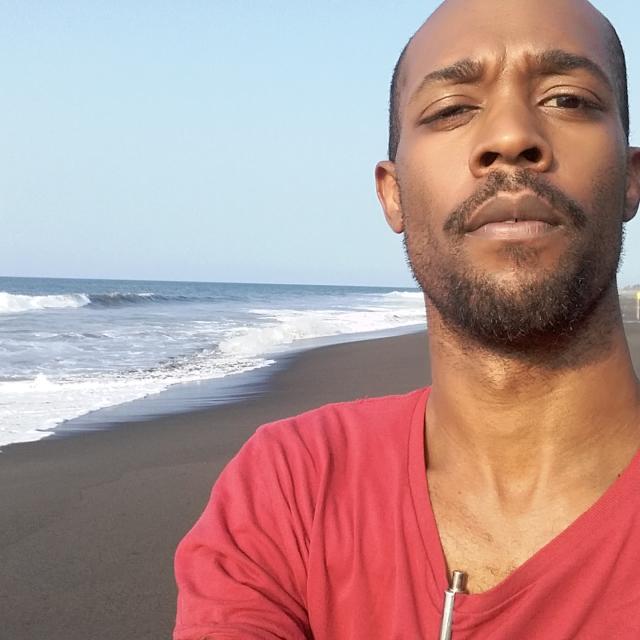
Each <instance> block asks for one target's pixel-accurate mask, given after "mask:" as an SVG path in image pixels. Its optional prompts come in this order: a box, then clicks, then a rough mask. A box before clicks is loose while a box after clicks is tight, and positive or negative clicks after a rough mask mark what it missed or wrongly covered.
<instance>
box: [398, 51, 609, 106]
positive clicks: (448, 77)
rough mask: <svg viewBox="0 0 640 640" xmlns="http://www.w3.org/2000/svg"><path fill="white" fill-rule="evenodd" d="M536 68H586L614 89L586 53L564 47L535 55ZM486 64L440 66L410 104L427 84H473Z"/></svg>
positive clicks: (548, 72)
mask: <svg viewBox="0 0 640 640" xmlns="http://www.w3.org/2000/svg"><path fill="white" fill-rule="evenodd" d="M533 67H534V69H535V72H536V73H538V74H539V75H554V74H564V73H567V72H569V71H575V70H576V69H583V70H585V71H588V72H589V73H591V74H592V75H594V76H596V77H597V78H598V79H599V80H600V81H602V82H604V84H606V85H607V87H608V88H609V89H611V90H613V85H612V83H611V80H610V79H609V76H608V75H607V74H606V73H605V71H604V70H603V68H602V67H601V66H600V65H599V64H598V63H597V62H594V61H593V60H592V59H591V58H588V57H586V56H582V55H578V54H576V53H571V52H569V51H564V50H563V49H549V50H547V51H543V52H541V53H537V54H535V55H534V56H533ZM484 71H485V65H484V64H483V63H482V62H481V61H480V60H474V59H472V58H463V59H461V60H458V61H457V62H454V63H453V64H450V65H448V66H446V67H442V68H441V69H436V70H435V71H431V72H430V73H428V74H427V75H426V76H424V78H422V80H421V81H420V84H419V85H418V86H417V87H416V89H415V90H414V92H413V93H412V94H411V97H410V98H409V103H411V102H413V100H414V99H415V98H416V96H418V95H419V94H420V93H421V92H422V91H424V89H426V88H427V87H429V86H431V85H434V84H439V83H444V82H449V83H455V84H470V83H472V82H477V81H478V80H480V79H481V78H482V76H483V74H484Z"/></svg>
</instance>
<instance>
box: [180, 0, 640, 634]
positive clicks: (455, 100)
mask: <svg viewBox="0 0 640 640" xmlns="http://www.w3.org/2000/svg"><path fill="white" fill-rule="evenodd" d="M627 140H628V113H627V98H626V73H625V68H624V57H623V54H622V49H621V47H620V45H619V41H618V39H617V35H616V34H615V31H614V30H613V28H612V27H611V25H610V24H609V23H608V22H607V21H606V19H605V18H604V17H603V16H602V15H601V14H599V13H598V12H597V11H596V10H595V9H594V8H593V7H592V6H591V5H590V4H588V3H587V2H585V1H583V0H535V1H533V0H447V1H446V2H445V3H444V4H443V5H441V6H440V8H439V9H438V10H437V11H436V12H435V13H434V14H433V15H432V16H431V17H430V18H429V19H428V20H427V22H426V23H425V24H424V25H423V26H422V27H421V28H420V30H419V31H418V32H417V33H416V34H415V35H414V37H413V38H412V39H411V41H410V42H409V44H408V46H407V47H406V49H405V51H404V52H403V54H402V56H401V58H400V60H399V63H398V65H397V67H396V71H395V73H394V79H393V82H392V97H391V123H390V141H389V160H388V161H385V162H381V163H379V164H378V166H377V167H376V183H377V190H378V195H379V199H380V201H381V203H382V206H383V209H384V212H385V215H386V217H387V220H388V222H389V224H390V225H391V227H392V228H393V230H394V231H396V232H398V233H404V235H405V241H406V248H407V254H408V256H409V260H410V262H411V266H412V268H413V271H414V274H415V277H416V279H417V281H418V282H419V283H420V285H421V287H422V289H423V291H424V293H425V301H426V308H427V315H428V326H429V346H430V352H431V369H432V374H433V386H432V387H431V390H430V391H429V390H420V391H417V392H414V393H412V394H409V395H406V396H401V397H391V398H381V399H374V400H366V401H360V402H356V403H347V404H341V405H333V406H329V407H324V408H322V409H319V410H317V411H314V412H310V413H308V414H305V415H303V416H299V417H298V418H295V419H292V420H286V421H281V422H279V423H275V424H272V425H267V426H266V427H263V428H261V429H260V430H259V431H258V432H257V434H256V435H255V436H254V437H253V438H252V439H251V440H250V441H249V443H247V445H245V447H244V448H243V450H242V451H241V452H240V454H239V455H238V456H237V457H236V459H235V460H234V461H233V462H232V463H231V464H230V465H229V467H227V469H226V470H225V472H224V473H223V475H222V476H221V478H220V480H219V481H218V483H217V485H216V487H215V488H214V491H213V494H212V499H211V502H210V504H209V506H208V507H207V509H206V511H205V513H204V514H203V516H202V518H201V519H200V521H199V522H198V524H197V525H196V526H195V527H194V529H193V530H192V531H191V532H190V533H189V534H188V536H187V538H186V539H185V540H184V541H183V543H182V544H181V547H180V548H179V550H178V554H177V564H176V567H177V579H178V584H179V587H180V596H179V608H178V622H177V626H176V632H175V638H176V639H179V640H187V639H189V640H195V639H196V638H216V639H218V638H256V639H257V638H261V639H263V638H287V639H293V638H296V639H297V638H316V640H317V639H330V640H337V639H347V638H349V639H354V638H357V639H360V638H362V639H367V640H371V639H377V638H379V639H385V640H390V639H392V638H407V639H418V638H427V639H431V638H438V637H450V636H451V634H452V636H451V637H453V638H454V640H463V639H477V640H486V639H488V638H491V639H494V640H526V639H544V640H555V639H558V640H560V639H564V640H569V639H573V638H580V639H600V638H602V639H605V638H606V639H612V638H616V639H618V638H640V455H639V456H637V457H636V452H637V450H638V447H639V445H640V416H639V409H640V403H639V388H638V381H637V380H636V377H635V375H634V372H633V368H632V364H631V360H630V356H629V351H628V348H627V344H626V341H625V337H624V333H623V326H622V320H621V314H620V309H619V304H618V298H617V286H616V271H617V266H618V261H619V256H620V250H621V243H622V227H623V223H624V222H626V221H628V220H629V219H631V218H632V217H633V215H634V214H635V211H636V208H637V206H638V201H639V198H640V151H639V150H637V149H635V148H630V147H629V146H628V141H627ZM454 570H459V571H462V572H464V574H465V575H466V577H467V583H466V592H463V593H459V594H458V595H454V594H453V591H455V590H452V593H451V594H450V595H449V596H448V597H447V603H448V604H447V605H446V607H447V611H443V609H444V608H445V604H444V592H445V590H446V589H447V587H448V584H449V580H450V576H451V573H452V572H453V571H454ZM456 587H457V588H458V589H464V586H463V585H461V584H460V583H459V582H458V581H456ZM451 604H453V607H452V608H451V606H450V605H451ZM443 616H444V618H445V622H444V624H443V623H442V619H443ZM451 619H452V623H451ZM448 624H450V627H449V628H448V627H447V625H448Z"/></svg>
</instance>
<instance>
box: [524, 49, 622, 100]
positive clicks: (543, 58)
mask: <svg viewBox="0 0 640 640" xmlns="http://www.w3.org/2000/svg"><path fill="white" fill-rule="evenodd" d="M533 66H534V68H535V70H536V71H537V72H538V73H539V74H540V75H545V76H550V75H555V74H564V73H567V72H569V71H575V70H576V69H582V70H584V71H587V72H589V73H590V74H591V75H593V76H596V77H597V78H598V79H599V80H600V81H602V82H604V84H606V85H607V87H608V88H609V89H611V90H613V86H612V83H611V80H610V79H609V76H608V75H607V74H606V73H605V71H604V69H603V68H602V67H601V66H600V65H599V64H598V63H597V62H594V61H593V60H592V59H591V58H587V57H586V56H581V55H578V54H576V53H570V52H569V51H564V50H563V49H550V50H548V51H543V52H541V53H538V54H536V55H535V56H534V57H533Z"/></svg>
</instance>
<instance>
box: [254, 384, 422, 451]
mask: <svg viewBox="0 0 640 640" xmlns="http://www.w3.org/2000/svg"><path fill="white" fill-rule="evenodd" d="M428 391H429V390H428V388H421V389H416V390H415V391H411V392H409V393H404V394H398V395H389V396H379V397H372V398H361V399H358V400H351V401H348V402H336V403H331V404H326V405H323V406H321V407H318V408H316V409H312V410H310V411H305V412H304V413H300V414H298V415H295V416H292V417H289V418H284V419H281V420H277V421H275V422H270V423H267V424H264V425H262V426H261V427H260V428H259V429H258V430H257V432H256V434H255V436H254V437H257V438H258V439H260V440H262V441H265V440H267V441H272V442H274V441H275V442H280V443H283V442H300V441H302V442H304V443H306V444H311V443H316V444H318V445H324V446H327V445H331V444H332V443H334V442H335V441H337V442H338V443H339V444H346V443H347V442H351V441H353V440H367V439H374V440H377V439H378V438H380V437H385V436H387V435H395V436H397V435H399V434H398V431H404V430H406V431H407V432H408V431H409V429H410V426H411V422H412V418H413V415H414V413H415V411H416V409H417V408H418V407H419V406H420V405H423V404H424V402H425V399H426V396H427V395H428Z"/></svg>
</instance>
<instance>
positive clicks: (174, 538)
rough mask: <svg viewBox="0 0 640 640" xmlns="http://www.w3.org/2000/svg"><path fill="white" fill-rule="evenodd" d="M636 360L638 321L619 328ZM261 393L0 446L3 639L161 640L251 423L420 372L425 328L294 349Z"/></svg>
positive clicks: (414, 378) (426, 375)
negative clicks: (198, 530)
mask: <svg viewBox="0 0 640 640" xmlns="http://www.w3.org/2000/svg"><path fill="white" fill-rule="evenodd" d="M626 329H627V335H628V338H629V343H630V347H631V351H632V355H633V359H634V363H635V366H636V371H638V370H640V368H639V366H640V324H629V325H626ZM286 364H287V366H284V367H281V368H279V369H278V370H277V371H276V372H275V373H274V375H273V377H272V378H271V379H270V383H269V385H268V388H267V389H266V390H265V392H264V393H260V394H258V395H254V396H251V397H250V398H249V399H247V400H244V401H239V402H236V403H234V404H228V405H222V406H218V407H215V408H212V409H208V410H203V411H199V412H193V413H188V414H180V415H174V416H170V417H164V418H159V419H153V420H148V421H145V422H132V423H126V424H122V425H118V426H116V427H114V428H113V429H108V430H101V431H100V430H99V431H92V432H85V433H79V434H77V435H72V436H68V437H52V438H49V439H45V440H42V441H40V442H35V443H28V444H18V445H12V446H10V447H8V448H6V449H5V450H4V451H3V452H2V453H0V486H1V487H2V489H1V490H0V513H1V514H2V516H1V517H2V526H1V527H0V566H1V570H0V604H1V610H2V614H1V616H0V618H1V622H0V638H2V639H3V640H4V639H5V638H7V639H11V640H27V639H28V640H34V639H35V638H44V639H46V640H76V639H77V640H80V639H82V640H85V639H90V640H151V639H153V640H158V639H160V638H170V635H171V630H172V626H173V617H174V609H175V596H176V590H175V586H174V582H173V567H172V562H173V553H174V550H175V547H176V545H177V543H178V541H179V540H180V538H181V537H182V536H183V535H184V533H185V532H186V531H187V529H188V528H189V527H190V526H191V524H192V523H193V522H194V520H195V519H196V517H197V516H198V515H199V513H200V512H201V510H202V508H203V507H204V504H205V502H206V500H207V497H208V494H209V490H210V488H211V485H212V484H213V482H214V480H215V478H216V476H217V475H218V473H219V472H220V470H221V469H222V467H223V466H224V464H225V463H226V462H227V461H228V460H229V458H230V457H231V456H232V455H233V454H234V453H235V452H236V451H237V450H238V449H239V447H240V446H241V445H242V443H243V442H244V441H245V440H246V438H247V437H248V436H249V435H250V434H251V433H252V432H253V431H254V430H255V429H256V427H257V426H258V425H260V424H261V423H264V422H268V421H271V420H274V419H277V418H280V417H284V416H288V415H293V414H296V413H299V412H301V411H304V410H306V409H309V408H313V407H316V406H318V405H321V404H323V403H327V402H333V401H340V400H348V399H352V398H356V397H364V396H374V395H383V394H387V393H398V392H404V391H408V390H410V389H413V388H416V387H418V386H422V385H425V384H427V383H428V382H429V380H430V375H431V374H430V370H429V365H428V358H427V347H426V339H425V334H424V333H417V334H410V335H405V336H400V337H392V338H383V339H378V340H367V341H362V342H353V343H347V344H341V345H334V346H329V347H322V348H318V349H314V350H312V351H308V352H305V353H302V354H300V355H298V356H295V357H291V358H290V359H289V360H288V362H287V363H286Z"/></svg>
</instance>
